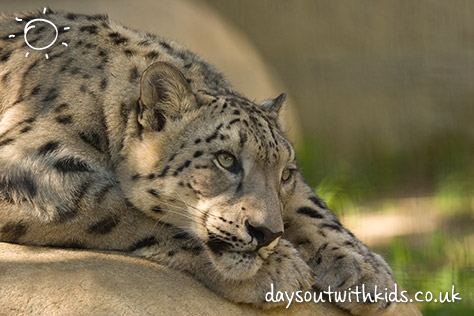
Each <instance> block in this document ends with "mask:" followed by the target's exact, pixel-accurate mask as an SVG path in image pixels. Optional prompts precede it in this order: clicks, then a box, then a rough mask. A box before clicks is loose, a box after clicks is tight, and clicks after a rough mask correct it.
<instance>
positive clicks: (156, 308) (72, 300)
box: [0, 243, 421, 316]
mask: <svg viewBox="0 0 474 316" xmlns="http://www.w3.org/2000/svg"><path fill="white" fill-rule="evenodd" d="M20 314H21V315H25V314H27V315H203V316H204V315H206V316H212V315H216V316H217V315H229V316H234V315H235V316H237V315H242V316H244V315H245V316H248V315H288V314H294V315H312V316H318V315H321V316H323V315H324V316H347V315H348V314H346V313H344V312H342V311H340V310H339V309H337V308H336V307H335V306H333V305H331V304H329V303H323V304H322V303H318V304H314V303H304V304H297V303H293V304H292V306H291V307H290V308H289V309H288V310H287V309H285V308H277V309H271V310H266V311H263V310H259V309H255V308H252V307H250V306H247V305H243V304H233V303H231V302H228V301H226V300H224V299H222V298H220V297H218V296H217V295H216V294H214V293H213V292H211V291H209V290H208V289H206V288H205V287H203V286H202V285H201V284H200V283H199V282H198V281H196V280H194V279H193V278H192V277H191V276H189V275H187V274H185V273H181V272H179V271H174V270H170V269H168V268H166V267H163V266H160V265H158V264H156V263H154V262H151V261H148V260H144V259H139V258H134V257H129V256H125V255H121V254H118V253H107V252H92V251H82V250H69V249H51V248H42V247H31V246H21V245H14V244H7V243H0V315H20ZM383 315H384V316H395V315H404V316H411V315H421V313H420V312H419V311H418V310H417V309H416V307H415V306H414V304H398V305H396V306H395V308H394V309H393V310H392V311H391V312H390V313H384V314H383Z"/></svg>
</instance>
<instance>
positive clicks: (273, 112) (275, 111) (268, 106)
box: [260, 93, 286, 119]
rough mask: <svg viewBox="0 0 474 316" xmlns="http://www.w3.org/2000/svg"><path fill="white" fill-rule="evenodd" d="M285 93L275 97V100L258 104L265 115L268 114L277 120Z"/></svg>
mask: <svg viewBox="0 0 474 316" xmlns="http://www.w3.org/2000/svg"><path fill="white" fill-rule="evenodd" d="M285 99H286V93H282V94H280V95H279V96H277V97H276V98H275V99H269V100H265V101H263V102H262V103H260V107H261V108H262V109H263V110H264V111H265V112H267V113H269V114H270V116H272V117H273V118H275V119H277V118H278V116H279V114H280V112H281V109H282V107H283V104H284V103H285Z"/></svg>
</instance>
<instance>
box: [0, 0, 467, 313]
mask: <svg viewBox="0 0 474 316" xmlns="http://www.w3.org/2000/svg"><path fill="white" fill-rule="evenodd" d="M45 5H49V6H50V7H51V8H52V9H53V10H55V9H67V10H74V11H78V12H86V13H108V14H109V15H110V16H111V17H112V18H114V19H116V20H118V21H120V22H122V23H123V24H125V25H127V26H130V27H133V28H137V29H141V30H145V31H150V32H153V33H156V34H159V35H164V36H167V37H169V38H172V39H175V40H177V41H180V42H182V43H184V44H186V45H187V46H188V47H189V48H190V49H192V50H194V51H195V52H197V53H198V54H200V55H202V56H203V57H205V58H206V59H208V60H209V61H210V62H211V63H213V64H215V65H216V66H217V67H218V68H220V69H221V70H223V72H224V73H225V74H226V75H227V76H228V77H229V78H230V80H231V82H233V83H234V85H235V86H236V87H237V88H238V89H240V90H241V91H243V92H244V93H245V94H246V95H247V96H249V97H250V98H252V99H257V100H263V99H265V98H268V97H274V96H276V95H278V94H279V93H280V92H282V91H286V92H287V93H288V94H289V106H290V111H289V112H288V119H287V121H288V124H287V128H288V133H289V135H290V137H291V139H292V141H293V143H294V144H295V147H296V149H297V152H298V156H299V163H300V166H301V168H302V170H303V173H304V175H305V177H306V179H307V181H308V182H309V183H310V184H311V185H312V186H313V187H314V188H315V190H316V191H317V192H318V193H319V194H320V195H321V196H322V197H323V198H324V199H325V200H326V202H327V203H328V205H329V206H330V207H331V209H333V210H334V212H335V213H337V214H338V215H339V216H340V217H341V219H342V222H343V223H344V224H345V225H346V226H347V227H349V228H350V229H351V230H352V231H354V233H355V234H356V235H357V236H358V237H359V238H360V239H362V240H363V241H364V242H365V243H367V244H368V245H369V246H370V247H372V248H373V249H374V250H375V251H377V252H379V253H380V254H382V255H383V256H384V257H385V258H386V259H387V261H388V262H389V263H390V265H391V266H392V267H393V269H394V272H395V275H396V279H397V280H398V282H399V283H400V284H401V285H402V286H403V287H404V288H405V289H406V290H408V291H409V293H411V294H412V295H413V294H414V293H415V292H417V291H425V292H426V291H432V292H433V294H434V295H435V297H436V295H437V293H438V292H440V291H441V292H444V291H451V286H452V285H455V289H456V291H457V292H459V293H461V294H460V296H461V297H462V298H463V300H462V301H460V302H457V303H454V304H453V303H451V304H450V303H444V304H440V303H420V304H419V307H420V308H421V309H422V311H423V314H424V315H474V307H473V305H474V293H473V287H474V258H473V257H474V252H473V249H474V2H473V1H469V0H464V1H463V0H451V1H443V0H418V1H413V0H388V1H385V0H384V1H369V0H358V1H354V0H338V1H330V0H297V1H285V0H259V1H255V0H227V1H220V0H161V1H157V0H155V1H152V0H138V1H125V0H116V1H111V0H93V1H92V0H85V1H80V2H79V1H70V0H65V1H59V0H49V1H47V0H44V1H32V0H30V1H25V0H22V1H16V2H12V1H7V0H0V10H1V11H2V12H15V11H22V10H33V9H42V8H43V6H45Z"/></svg>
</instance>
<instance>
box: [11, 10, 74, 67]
mask: <svg viewBox="0 0 474 316" xmlns="http://www.w3.org/2000/svg"><path fill="white" fill-rule="evenodd" d="M46 11H47V8H44V9H43V14H46ZM15 20H16V21H18V22H22V21H23V19H20V18H18V17H15ZM35 23H46V24H49V25H50V26H51V27H52V29H51V28H50V29H51V31H52V34H48V35H53V36H52V37H53V38H54V39H52V40H50V41H49V43H47V44H46V45H44V46H42V47H36V46H34V45H33V44H31V42H33V41H31V40H30V41H28V32H29V31H30V30H31V29H34V28H36V25H35ZM69 29H70V27H69V26H66V27H64V29H63V30H64V31H67V30H69ZM50 33H51V32H50ZM58 35H59V31H58V27H57V26H56V25H55V24H54V23H53V22H51V21H49V20H46V19H34V20H31V21H29V22H28V23H26V25H25V28H24V38H25V43H26V45H28V47H29V48H31V49H33V50H38V51H41V50H45V49H48V48H50V47H51V46H53V45H54V43H56V40H57V39H58ZM14 37H15V34H11V35H9V36H8V38H14ZM61 45H63V46H66V47H67V46H68V44H67V43H66V42H61ZM29 55H30V52H26V54H25V57H28V56H29ZM44 57H45V58H46V59H49V56H48V54H46V53H45V54H44Z"/></svg>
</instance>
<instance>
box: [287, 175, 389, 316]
mask: <svg viewBox="0 0 474 316" xmlns="http://www.w3.org/2000/svg"><path fill="white" fill-rule="evenodd" d="M284 221H285V232H284V235H283V238H286V239H288V240H290V241H291V242H293V244H294V245H295V247H296V248H297V249H298V250H299V251H300V253H301V254H302V256H303V258H304V260H305V261H306V263H308V265H309V266H310V267H311V268H312V269H313V274H314V278H315V284H314V287H313V288H314V289H316V290H319V291H324V290H327V289H328V288H329V287H330V288H331V290H335V291H344V290H348V289H349V288H350V289H353V290H355V289H356V286H359V289H361V287H362V285H364V286H365V291H366V293H371V297H372V298H374V295H373V294H374V292H375V286H377V291H378V292H381V291H382V292H383V291H384V290H385V289H387V290H388V291H392V290H393V289H394V286H395V281H394V278H393V274H392V271H391V269H390V267H389V266H388V264H387V263H386V262H385V261H384V260H383V259H382V257H381V256H380V255H377V254H375V253H373V252H372V251H370V249H369V248H368V247H367V246H366V245H364V244H363V243H362V242H361V241H360V240H358V239H357V238H356V237H355V236H354V235H353V234H352V233H351V232H350V231H349V230H347V229H346V228H345V227H343V226H342V225H341V223H340V222H339V220H338V219H337V218H336V216H335V215H334V214H333V213H332V212H331V211H330V210H329V209H327V207H326V205H325V203H324V202H322V201H321V199H320V198H319V197H318V196H317V195H316V194H315V193H314V192H313V190H312V189H311V188H310V187H309V186H308V185H307V184H306V183H305V182H304V180H303V178H302V176H301V175H300V174H299V173H298V174H297V175H296V183H295V189H294V193H293V194H292V195H291V197H289V199H288V200H287V201H285V205H284ZM354 298H355V297H353V299H352V302H349V300H348V299H346V301H345V302H342V303H336V304H337V305H338V306H339V307H341V308H343V309H346V310H348V311H350V312H351V313H353V314H356V315H367V314H370V313H372V312H377V311H380V310H383V309H386V308H387V307H388V306H389V305H390V303H388V302H385V301H380V300H379V301H377V302H374V303H363V302H362V300H363V298H362V295H360V298H359V302H357V300H356V299H354Z"/></svg>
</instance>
